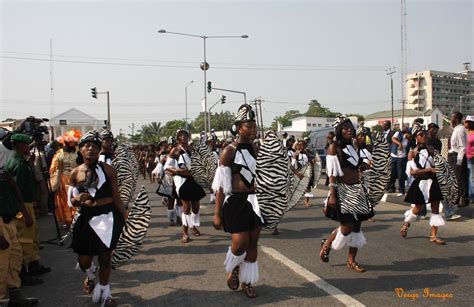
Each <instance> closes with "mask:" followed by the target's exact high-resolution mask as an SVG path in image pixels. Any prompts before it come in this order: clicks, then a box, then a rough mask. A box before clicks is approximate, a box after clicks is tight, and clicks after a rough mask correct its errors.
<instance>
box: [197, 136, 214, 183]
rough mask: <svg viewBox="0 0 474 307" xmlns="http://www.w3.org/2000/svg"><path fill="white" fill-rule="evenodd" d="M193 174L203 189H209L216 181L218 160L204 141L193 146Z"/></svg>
mask: <svg viewBox="0 0 474 307" xmlns="http://www.w3.org/2000/svg"><path fill="white" fill-rule="evenodd" d="M191 148H192V154H191V173H192V174H193V178H194V180H195V181H196V182H197V183H199V184H200V185H201V186H202V187H203V188H209V187H210V186H211V185H212V181H213V180H214V174H215V173H216V169H217V159H216V157H215V156H214V154H213V153H212V151H211V149H210V148H209V146H207V144H206V143H205V142H204V141H202V140H201V141H199V142H198V141H195V142H193V143H192V144H191Z"/></svg>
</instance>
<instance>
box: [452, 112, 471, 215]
mask: <svg viewBox="0 0 474 307" xmlns="http://www.w3.org/2000/svg"><path fill="white" fill-rule="evenodd" d="M461 122H462V114H461V113H460V112H454V113H453V114H452V115H451V126H452V127H453V128H454V130H453V134H452V135H451V139H450V144H451V148H450V149H449V152H448V162H449V164H450V165H451V167H452V168H453V170H454V173H455V174H456V179H457V181H458V188H459V202H458V206H459V207H465V206H467V205H469V195H468V193H469V192H468V172H467V160H466V138H467V136H466V129H465V128H464V126H463V125H462V123H461Z"/></svg>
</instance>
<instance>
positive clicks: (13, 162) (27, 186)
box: [4, 133, 51, 284]
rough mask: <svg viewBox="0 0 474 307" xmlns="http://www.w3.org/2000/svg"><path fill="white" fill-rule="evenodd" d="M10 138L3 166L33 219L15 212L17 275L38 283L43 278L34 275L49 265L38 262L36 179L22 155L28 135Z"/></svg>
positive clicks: (25, 281)
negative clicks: (19, 261)
mask: <svg viewBox="0 0 474 307" xmlns="http://www.w3.org/2000/svg"><path fill="white" fill-rule="evenodd" d="M11 141H12V146H13V150H14V151H15V153H14V155H13V156H12V157H11V158H10V160H8V162H7V164H6V165H5V167H4V170H5V172H7V173H9V174H11V176H12V177H13V179H14V180H15V182H16V184H17V186H18V187H19V189H20V192H21V196H22V198H23V201H24V204H25V208H26V211H27V212H28V213H29V215H30V217H31V219H32V221H33V223H32V225H31V226H28V224H29V223H27V222H28V221H27V220H26V217H25V216H24V215H23V214H19V215H17V218H16V219H15V224H16V228H17V231H18V234H17V237H18V241H19V242H20V244H21V248H22V250H23V253H22V255H23V267H22V274H21V275H20V276H21V278H22V282H23V283H24V284H39V283H42V282H43V281H42V280H41V279H37V278H35V277H34V276H35V275H41V274H44V273H48V272H50V271H51V269H50V268H47V267H44V266H43V265H40V264H39V260H40V256H39V238H38V224H37V223H36V218H35V212H34V205H35V202H36V197H37V191H36V180H35V176H34V172H33V169H32V167H31V166H30V164H29V163H28V161H27V160H26V159H25V157H27V156H28V155H29V154H30V143H31V142H32V139H31V138H30V137H29V136H27V135H25V134H21V133H16V134H13V135H12V137H11Z"/></svg>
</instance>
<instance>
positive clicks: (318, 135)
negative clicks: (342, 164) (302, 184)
mask: <svg viewBox="0 0 474 307" xmlns="http://www.w3.org/2000/svg"><path fill="white" fill-rule="evenodd" d="M331 131H334V128H332V127H328V128H321V129H315V130H313V131H311V133H310V134H309V144H308V149H309V150H311V151H313V152H317V153H318V155H319V158H320V159H321V172H322V173H325V172H326V144H327V136H328V133H329V132H331Z"/></svg>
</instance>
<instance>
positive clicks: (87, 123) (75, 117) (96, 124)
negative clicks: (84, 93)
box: [49, 108, 106, 137]
mask: <svg viewBox="0 0 474 307" xmlns="http://www.w3.org/2000/svg"><path fill="white" fill-rule="evenodd" d="M105 123H106V121H105V120H98V119H96V118H94V117H92V116H90V115H89V114H86V113H84V112H82V111H79V110H77V109H75V108H72V109H69V110H67V111H65V112H63V113H61V114H59V115H56V116H54V117H53V118H51V119H50V121H49V126H51V129H52V131H53V136H54V137H58V136H61V135H63V134H64V133H65V132H66V131H69V130H71V129H72V128H74V129H76V130H80V131H81V133H84V132H87V131H89V130H101V129H102V128H103V127H105Z"/></svg>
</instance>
